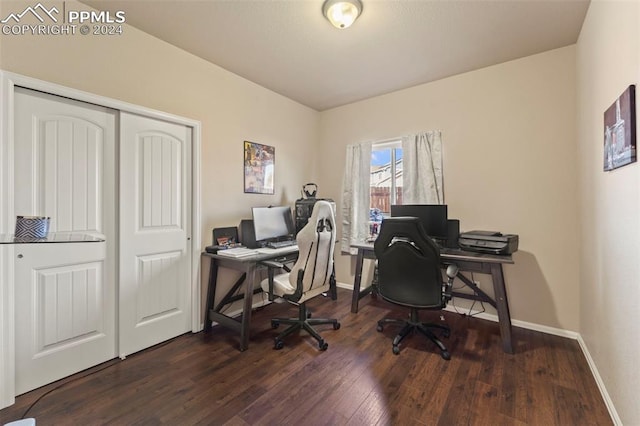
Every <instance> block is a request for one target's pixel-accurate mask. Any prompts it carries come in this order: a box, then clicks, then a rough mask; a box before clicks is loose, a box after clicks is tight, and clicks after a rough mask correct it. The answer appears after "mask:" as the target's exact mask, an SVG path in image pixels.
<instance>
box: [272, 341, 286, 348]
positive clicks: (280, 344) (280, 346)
mask: <svg viewBox="0 0 640 426" xmlns="http://www.w3.org/2000/svg"><path fill="white" fill-rule="evenodd" d="M282 348H284V342H283V341H282V340H276V342H275V343H274V345H273V349H277V350H280V349H282Z"/></svg>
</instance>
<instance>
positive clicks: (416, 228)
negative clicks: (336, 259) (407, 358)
mask: <svg viewBox="0 0 640 426" xmlns="http://www.w3.org/2000/svg"><path fill="white" fill-rule="evenodd" d="M374 250H375V253H376V258H377V259H378V277H377V278H378V293H379V294H380V296H381V297H382V298H383V299H385V300H387V301H389V302H391V303H394V304H396V305H401V306H406V307H408V308H410V309H411V314H410V318H409V319H408V320H406V319H391V318H384V319H381V320H380V321H378V327H377V330H378V331H382V330H383V326H384V324H388V323H393V324H400V325H404V327H403V328H402V330H401V331H400V333H399V334H398V335H397V336H396V337H395V339H393V353H394V354H396V355H398V354H399V353H400V348H399V345H400V342H401V341H402V340H403V339H404V338H405V337H406V336H407V335H408V334H409V333H410V332H412V331H413V330H418V331H419V332H421V333H422V334H424V335H425V336H427V337H428V338H429V339H430V340H431V341H433V342H434V343H435V344H436V345H438V347H439V348H440V353H441V355H442V358H444V359H446V360H449V359H451V355H450V354H449V351H448V350H447V348H446V347H445V346H444V344H443V343H442V342H441V341H440V340H439V339H438V338H437V337H436V335H435V334H434V333H433V332H432V331H431V329H434V328H435V329H439V330H441V331H442V333H443V335H444V336H445V337H449V334H450V330H449V327H447V326H444V325H441V324H431V323H423V322H420V319H419V317H418V311H419V310H421V309H438V310H439V309H443V308H444V307H445V306H446V305H447V302H448V301H449V300H450V299H451V287H452V284H453V279H454V278H455V276H456V275H457V273H458V269H457V267H456V266H455V265H449V267H448V268H447V276H448V277H449V279H448V281H447V282H446V283H444V282H443V280H442V272H441V263H440V249H439V248H438V246H437V245H436V244H435V243H434V242H433V241H432V240H431V238H429V237H428V236H427V235H426V233H425V231H424V229H423V227H422V224H421V223H420V220H419V219H418V218H415V217H391V218H387V219H385V220H384V221H383V222H382V227H381V229H380V235H379V236H378V238H377V239H376V242H375V245H374Z"/></svg>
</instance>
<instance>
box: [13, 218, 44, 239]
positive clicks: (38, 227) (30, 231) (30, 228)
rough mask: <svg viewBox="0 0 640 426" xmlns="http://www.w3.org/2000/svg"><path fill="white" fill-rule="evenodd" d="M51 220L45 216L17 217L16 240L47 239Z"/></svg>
mask: <svg viewBox="0 0 640 426" xmlns="http://www.w3.org/2000/svg"><path fill="white" fill-rule="evenodd" d="M49 220H50V218H48V217H45V216H18V217H16V233H15V237H16V238H47V233H48V232H49Z"/></svg>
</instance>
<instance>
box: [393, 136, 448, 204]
mask: <svg viewBox="0 0 640 426" xmlns="http://www.w3.org/2000/svg"><path fill="white" fill-rule="evenodd" d="M442 183H443V182H442V135H441V134H440V131H429V132H423V133H418V134H415V135H409V136H405V137H403V138H402V203H403V204H444V188H443V186H442Z"/></svg>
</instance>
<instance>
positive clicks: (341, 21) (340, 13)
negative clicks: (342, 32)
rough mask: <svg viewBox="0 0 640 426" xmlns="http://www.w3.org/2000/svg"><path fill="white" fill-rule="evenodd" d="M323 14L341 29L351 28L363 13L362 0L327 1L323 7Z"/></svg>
mask: <svg viewBox="0 0 640 426" xmlns="http://www.w3.org/2000/svg"><path fill="white" fill-rule="evenodd" d="M322 13H323V14H324V16H325V17H326V18H327V19H328V20H329V22H331V24H332V25H333V26H334V27H336V28H339V29H344V28H349V27H350V26H351V24H353V23H354V22H355V20H356V19H358V16H360V14H361V13H362V2H361V1H360V0H326V1H325V2H324V5H322Z"/></svg>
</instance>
